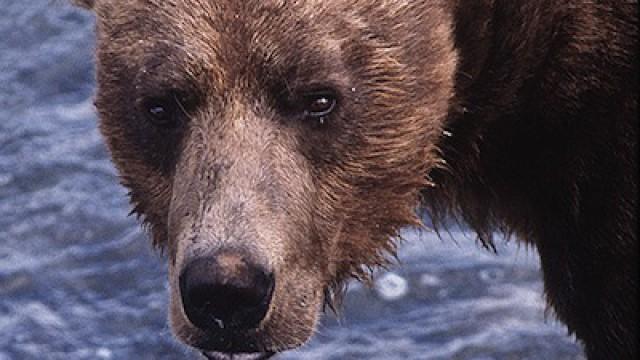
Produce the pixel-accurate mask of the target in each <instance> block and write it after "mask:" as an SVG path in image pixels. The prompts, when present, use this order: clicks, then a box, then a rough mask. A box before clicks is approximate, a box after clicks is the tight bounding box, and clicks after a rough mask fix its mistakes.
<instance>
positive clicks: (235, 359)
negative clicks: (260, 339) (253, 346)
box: [202, 351, 275, 360]
mask: <svg viewBox="0 0 640 360" xmlns="http://www.w3.org/2000/svg"><path fill="white" fill-rule="evenodd" d="M202 355H204V357H205V358H206V359H207V360H266V359H269V358H271V357H272V356H273V355H275V353H253V354H246V353H243V354H231V353H221V352H216V351H209V352H203V353H202Z"/></svg>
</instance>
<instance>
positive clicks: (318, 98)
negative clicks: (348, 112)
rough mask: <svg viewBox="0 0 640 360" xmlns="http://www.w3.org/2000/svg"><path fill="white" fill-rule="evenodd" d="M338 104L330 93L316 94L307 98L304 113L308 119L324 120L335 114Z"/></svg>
mask: <svg viewBox="0 0 640 360" xmlns="http://www.w3.org/2000/svg"><path fill="white" fill-rule="evenodd" d="M337 103H338V101H337V99H336V96H335V95H334V94H333V93H332V92H330V91H322V92H314V93H311V94H307V95H306V96H305V107H304V112H305V115H306V116H307V117H310V118H317V119H321V120H322V119H323V118H324V117H326V116H328V115H329V114H331V113H332V112H333V110H334V109H335V108H336V104H337Z"/></svg>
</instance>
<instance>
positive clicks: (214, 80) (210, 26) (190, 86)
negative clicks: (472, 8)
mask: <svg viewBox="0 0 640 360" xmlns="http://www.w3.org/2000/svg"><path fill="white" fill-rule="evenodd" d="M82 3H83V4H84V5H85V6H89V7H93V8H94V10H95V12H96V14H97V38H98V44H97V76H98V84H99V85H98V92H97V96H96V107H97V109H98V112H99V115H100V129H101V131H102V133H103V135H104V137H105V139H106V141H107V144H108V146H109V149H110V151H111V154H112V156H113V160H114V163H115V164H116V166H117V168H118V170H119V173H120V175H121V179H122V183H123V184H124V185H125V186H126V187H128V188H129V189H130V195H131V201H132V203H133V205H134V207H135V210H134V211H135V212H136V213H137V214H139V216H141V217H142V218H143V219H144V222H145V224H146V225H147V226H148V228H149V230H150V232H151V234H152V237H153V241H154V243H155V245H157V246H158V247H159V248H161V249H162V250H163V251H165V252H166V253H167V254H168V258H169V284H170V289H171V290H170V296H171V299H170V322H171V327H172V330H173V332H174V334H175V335H176V337H177V338H178V339H179V340H181V341H182V342H184V343H185V344H187V345H189V346H192V347H194V348H197V349H199V350H201V351H202V352H204V353H205V354H206V355H207V356H209V357H211V358H225V356H227V355H228V354H234V353H235V354H240V353H243V354H256V355H252V356H253V357H249V356H248V355H247V358H258V357H260V356H267V355H268V354H271V353H275V352H278V351H283V350H286V349H290V348H294V347H297V346H299V345H301V344H303V343H304V342H306V341H307V340H308V339H309V337H310V336H311V335H312V333H313V331H314V328H315V325H316V322H317V319H318V315H319V313H320V312H321V310H322V308H323V305H324V304H326V303H327V302H330V301H331V297H332V296H333V295H336V294H337V293H339V291H340V289H341V287H342V285H343V284H344V282H345V280H347V279H349V278H352V277H355V278H358V279H365V278H366V276H367V274H368V271H369V270H370V269H371V268H372V267H375V266H377V265H380V264H384V263H385V261H386V260H385V258H386V255H387V253H390V252H391V253H392V252H393V251H394V249H395V247H394V243H393V238H394V237H395V236H396V235H397V234H398V231H399V229H400V228H401V227H404V226H407V225H417V224H419V220H418V219H417V217H416V215H415V209H416V207H417V206H418V204H419V193H420V190H421V189H423V188H424V187H427V186H430V182H429V179H428V178H427V177H426V175H425V174H427V173H428V172H429V170H430V169H431V168H434V167H437V166H439V165H440V158H439V156H438V149H437V147H436V145H435V144H437V143H438V139H439V138H440V136H441V135H442V129H443V126H444V125H443V124H444V122H445V118H446V115H447V112H448V108H449V106H450V102H451V99H452V94H453V87H454V74H455V70H456V64H457V57H456V52H455V50H454V46H453V39H452V38H451V36H452V25H451V19H450V18H449V13H450V11H448V9H447V6H449V5H446V4H445V3H444V2H442V3H441V2H440V1H427V2H404V1H400V2H393V3H390V2H375V3H372V2H371V1H364V0H362V1H348V2H347V1H292V2H287V1H280V0H269V1H263V0H260V1H257V0H255V1H254V0H249V1H231V0H222V1H216V2H212V1H205V0H172V1H153V0H147V1H142V0H132V1H127V2H124V3H123V2H116V1H110V0H99V1H96V2H95V4H94V3H92V2H82ZM202 259H215V261H214V260H211V261H208V260H202ZM198 261H200V262H199V264H200V265H197V266H196V265H193V266H191V265H192V264H194V263H195V262H198ZM207 261H208V262H207ZM187 269H188V270H187ZM255 269H258V270H255ZM214 272H215V273H216V274H213V273H214ZM208 274H211V277H212V278H213V277H217V280H216V284H214V285H212V284H211V281H213V280H210V279H208ZM220 274H223V275H220ZM256 274H257V275H256ZM265 279H268V280H265ZM256 283H260V284H268V285H264V286H263V287H264V289H263V290H265V291H263V292H261V293H259V294H255V293H251V294H250V295H247V294H246V292H247V291H248V290H247V288H248V286H245V285H246V284H252V285H255V284H256ZM203 284H204V285H203ZM207 286H208V287H207ZM203 289H204V290H203ZM212 289H217V290H218V291H219V292H220V291H221V292H223V293H224V294H226V295H228V296H227V299H232V300H233V301H237V302H238V303H242V302H243V301H245V300H246V301H248V300H247V298H250V300H252V301H253V300H255V301H254V302H253V303H252V304H253V305H251V306H249V307H248V308H249V310H247V306H245V308H244V310H246V311H250V312H252V314H253V315H255V314H254V313H256V312H255V311H254V310H255V309H254V308H255V307H256V306H257V305H256V304H257V303H260V304H261V305H260V306H261V307H262V308H261V309H260V311H258V312H257V313H260V314H258V315H256V316H252V317H251V318H252V321H248V320H247V319H248V318H249V316H248V315H247V316H245V317H244V318H242V316H241V315H238V317H233V316H230V317H229V318H225V319H222V318H221V317H224V316H226V315H224V314H222V315H220V317H211V319H209V320H210V321H209V320H206V319H205V320H203V319H202V318H206V317H208V316H209V314H208V313H207V312H206V311H203V309H205V308H206V307H207V306H209V305H211V304H210V303H211V302H214V303H215V304H216V305H220V303H221V301H227V300H220V299H217V300H215V301H214V300H211V299H206V297H207V296H209V295H207V294H209V293H214V292H215V291H213V290H212ZM191 290H193V291H191ZM185 292H188V293H189V294H185ZM267 293H268V294H269V295H268V296H267V295H265V294H267ZM203 294H204V295H203ZM187 295H188V296H187ZM211 296H214V297H215V294H213V295H211ZM203 297H204V299H203ZM194 299H195V300H194ZM256 299H257V300H256ZM233 301H232V302H233ZM187 302H188V303H189V304H191V303H197V305H195V307H196V308H198V309H196V310H194V311H195V312H194V311H191V310H192V309H189V306H191V305H189V304H186V303H187ZM227 302H229V301H227ZM207 304H209V305H207ZM186 305H189V306H186ZM224 305H225V306H233V304H228V303H226V302H225V304H224ZM244 310H243V311H244ZM240 312H242V311H240ZM257 313H256V314H257ZM245 315H246V314H245ZM243 316H244V315H243ZM254 317H255V318H254ZM194 323H195V324H194ZM248 323H250V324H248ZM225 354H227V355H225Z"/></svg>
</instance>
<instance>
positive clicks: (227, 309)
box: [179, 253, 275, 331]
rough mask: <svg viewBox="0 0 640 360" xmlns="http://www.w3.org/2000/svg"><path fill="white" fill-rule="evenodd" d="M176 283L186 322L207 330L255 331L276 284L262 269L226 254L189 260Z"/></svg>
mask: <svg viewBox="0 0 640 360" xmlns="http://www.w3.org/2000/svg"><path fill="white" fill-rule="evenodd" d="M179 282H180V294H181V297H182V304H183V307H184V311H185V313H186V315H187V317H188V318H189V321H191V323H192V324H193V325H195V326H197V327H198V328H200V329H202V330H207V331H219V330H221V329H229V328H231V329H253V328H256V327H257V326H258V324H260V321H262V319H264V317H265V316H266V314H267V311H268V309H269V304H270V303H271V297H272V294H273V288H274V284H275V281H274V278H273V275H272V274H269V273H267V271H265V269H264V268H263V267H261V266H259V265H256V264H253V263H251V262H248V261H247V260H246V259H245V258H243V257H242V256H240V255H237V254H228V253H227V254H219V255H217V256H213V257H201V258H198V259H195V260H193V261H191V262H190V263H188V264H187V266H186V267H185V268H184V270H183V271H182V273H181V274H180V278H179Z"/></svg>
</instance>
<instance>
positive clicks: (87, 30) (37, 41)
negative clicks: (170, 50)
mask: <svg viewBox="0 0 640 360" xmlns="http://www.w3.org/2000/svg"><path fill="white" fill-rule="evenodd" d="M0 9H2V10H1V11H0V360H6V359H189V358H193V359H195V358H196V356H195V355H194V354H193V353H191V352H190V351H188V350H186V349H185V348H183V347H182V346H180V345H179V344H178V343H176V342H175V341H174V340H173V339H172V338H171V334H170V332H169V329H168V326H167V321H166V308H167V288H166V287H167V285H166V280H165V275H166V272H165V265H164V259H162V258H161V257H160V255H158V254H155V253H154V252H153V250H152V249H151V246H150V244H149V241H147V239H146V238H145V235H144V234H143V233H142V232H141V230H140V229H139V227H138V224H137V223H136V221H135V220H134V219H131V218H128V217H127V213H128V204H127V199H126V197H125V191H124V189H122V188H121V187H120V186H119V185H118V184H117V178H116V175H115V171H114V169H113V166H112V165H111V163H110V162H109V159H108V155H107V153H106V151H105V148H104V146H103V144H102V142H101V139H100V136H99V133H98V131H97V129H96V116H95V113H94V109H93V107H92V100H91V96H92V91H93V90H92V89H93V87H94V81H93V72H92V71H93V70H92V56H91V54H92V48H93V34H92V27H93V21H94V19H93V18H92V16H91V15H90V14H88V13H85V12H83V11H80V10H76V9H73V8H72V7H70V6H68V5H65V4H64V3H63V2H60V1H58V2H54V1H47V0H30V1H19V0H0ZM452 235H453V238H454V239H455V241H454V240H453V239H450V238H448V237H445V238H444V239H442V240H440V239H438V238H437V237H435V236H434V235H433V234H430V233H423V234H417V233H415V232H411V231H408V232H406V233H405V237H406V238H407V241H406V243H405V244H404V245H403V246H402V248H401V251H400V259H401V262H402V265H401V266H396V267H393V268H392V273H391V274H389V273H386V274H385V273H379V274H378V276H377V279H378V280H377V283H376V284H377V285H376V288H375V289H367V288H364V287H362V286H360V285H358V284H354V285H353V286H352V287H351V290H350V291H349V293H348V296H347V298H346V301H345V308H344V311H343V314H342V317H341V319H340V320H337V319H335V318H334V317H333V316H331V315H328V316H326V317H325V321H324V322H323V324H322V326H321V327H320V331H319V334H318V336H316V337H315V338H314V339H313V341H311V343H310V344H309V345H308V346H306V347H304V348H302V349H301V350H298V351H295V352H291V353H288V354H284V355H282V356H281V357H280V359H323V360H324V359H381V360H382V359H403V360H409V359H475V360H488V359H582V358H583V357H582V355H581V354H582V351H581V349H580V347H579V346H578V345H576V344H575V340H574V339H573V338H571V337H569V336H568V335H567V334H566V330H565V329H564V327H563V326H562V325H561V324H558V323H556V322H555V321H554V320H553V315H549V316H547V317H546V319H545V315H544V314H545V306H544V301H543V297H542V283H541V280H540V273H539V264H538V261H537V255H536V254H535V252H534V251H533V250H531V249H526V248H524V247H521V248H518V247H517V246H515V245H514V244H509V245H507V244H504V243H503V244H502V245H501V246H499V255H498V256H495V255H492V254H489V253H487V252H485V251H484V250H482V249H480V248H479V247H478V246H477V245H476V243H475V242H474V241H473V236H472V235H471V234H467V233H465V232H460V231H456V232H454V233H453V234H452ZM385 284H387V286H385ZM389 284H390V285H389Z"/></svg>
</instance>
